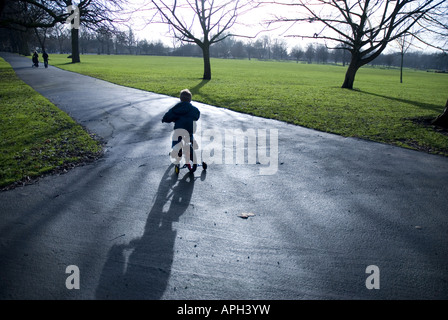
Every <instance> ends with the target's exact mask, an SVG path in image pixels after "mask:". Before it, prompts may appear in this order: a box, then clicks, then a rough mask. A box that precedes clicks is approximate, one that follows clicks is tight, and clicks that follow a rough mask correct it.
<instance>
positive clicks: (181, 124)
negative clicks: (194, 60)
mask: <svg viewBox="0 0 448 320" xmlns="http://www.w3.org/2000/svg"><path fill="white" fill-rule="evenodd" d="M191 98H192V94H191V92H190V90H188V89H184V90H182V91H181V92H180V102H179V103H177V104H176V105H175V106H174V107H172V108H171V109H170V110H168V112H167V113H165V115H164V116H163V118H162V122H165V123H169V122H174V130H176V129H183V130H186V131H187V132H188V134H189V135H190V143H191V146H193V141H194V140H193V133H194V125H193V122H194V121H197V120H199V116H200V114H201V113H200V111H199V109H198V108H196V107H195V106H193V105H192V104H191ZM176 139H177V140H173V142H172V145H171V147H172V148H174V146H175V145H177V144H178V143H180V142H181V141H182V137H176ZM192 149H193V148H191V151H192ZM178 155H179V157H181V156H182V149H180V150H179V153H178ZM190 156H192V152H191V153H190Z"/></svg>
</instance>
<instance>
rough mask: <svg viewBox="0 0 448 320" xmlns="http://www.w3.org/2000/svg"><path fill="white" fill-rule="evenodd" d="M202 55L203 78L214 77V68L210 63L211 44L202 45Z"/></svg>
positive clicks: (209, 78)
mask: <svg viewBox="0 0 448 320" xmlns="http://www.w3.org/2000/svg"><path fill="white" fill-rule="evenodd" d="M202 56H203V58H204V75H203V77H202V79H203V80H211V79H212V68H211V65H210V45H204V46H203V47H202Z"/></svg>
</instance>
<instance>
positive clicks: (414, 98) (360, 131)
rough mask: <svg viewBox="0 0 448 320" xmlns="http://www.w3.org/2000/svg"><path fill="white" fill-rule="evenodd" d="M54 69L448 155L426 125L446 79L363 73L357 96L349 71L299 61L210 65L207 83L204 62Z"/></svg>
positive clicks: (95, 61) (90, 60) (86, 58)
mask: <svg viewBox="0 0 448 320" xmlns="http://www.w3.org/2000/svg"><path fill="white" fill-rule="evenodd" d="M50 59H51V60H50V63H51V64H52V65H55V66H57V67H60V68H62V69H66V70H70V71H74V72H79V73H82V74H86V75H90V76H93V77H96V78H101V79H104V80H107V81H110V82H113V83H117V84H121V85H125V86H129V87H134V88H139V89H143V90H147V91H151V92H157V93H162V94H166V95H170V96H176V97H177V96H178V94H179V91H180V90H181V89H183V88H189V89H190V90H191V91H192V93H193V99H194V100H196V101H200V102H204V103H207V104H211V105H215V106H218V107H223V108H228V109H232V110H236V111H240V112H244V113H248V114H253V115H257V116H262V117H266V118H273V119H278V120H281V121H286V122H289V123H293V124H297V125H301V126H305V127H309V128H314V129H317V130H320V131H326V132H332V133H336V134H339V135H343V136H347V137H359V138H362V139H369V140H373V141H378V142H383V143H389V144H394V145H398V146H402V147H407V148H412V149H418V150H424V151H427V152H431V153H436V154H442V155H445V156H448V136H447V135H446V132H445V133H444V132H441V131H440V130H435V129H434V128H433V127H431V126H428V125H424V123H428V120H429V119H433V118H435V117H436V116H437V115H439V114H440V113H441V112H442V111H443V108H444V106H445V103H446V100H447V98H448V96H447V93H448V74H438V73H432V72H423V71H413V70H405V72H404V78H403V83H400V81H399V70H397V69H380V68H372V67H363V68H361V69H360V70H359V72H358V74H357V76H356V80H355V85H354V87H355V90H347V89H341V88H340V87H341V85H342V82H343V79H344V74H345V71H346V67H342V66H336V65H316V64H311V65H308V64H300V63H299V64H297V63H295V62H277V61H257V60H230V59H228V60H226V59H212V80H210V81H203V80H202V79H201V77H202V73H203V64H202V59H201V58H188V57H156V56H102V55H101V56H100V55H83V56H81V63H80V64H71V63H69V62H70V60H69V59H67V56H66V55H51V56H50Z"/></svg>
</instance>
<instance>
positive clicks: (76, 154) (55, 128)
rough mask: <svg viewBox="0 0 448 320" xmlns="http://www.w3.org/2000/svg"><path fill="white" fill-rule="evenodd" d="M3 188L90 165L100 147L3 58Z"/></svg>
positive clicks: (0, 76) (0, 155)
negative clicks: (86, 164) (49, 173)
mask: <svg viewBox="0 0 448 320" xmlns="http://www.w3.org/2000/svg"><path fill="white" fill-rule="evenodd" d="M0 84H1V85H0V187H1V188H4V187H7V188H8V187H11V186H14V185H15V184H17V183H19V184H20V183H27V182H28V181H30V180H32V178H34V177H37V176H40V175H42V174H44V173H47V172H52V171H63V170H64V169H66V168H69V167H72V166H75V165H78V164H79V163H82V162H86V161H90V160H91V159H93V158H95V157H97V156H98V155H100V154H101V152H102V146H101V144H100V143H99V142H98V141H97V140H96V139H93V138H92V137H91V136H90V135H89V134H88V133H87V132H86V131H84V129H83V128H82V127H81V126H80V125H78V124H77V123H75V121H74V120H73V119H71V118H70V117H69V116H68V115H67V114H66V113H64V112H62V111H61V110H60V109H58V108H57V107H56V106H54V105H53V104H52V103H51V102H50V101H48V100H47V99H46V98H44V97H42V96H41V95H40V94H39V93H37V92H36V91H34V90H33V89H32V88H31V87H29V86H28V85H26V84H25V83H24V82H23V81H22V80H20V79H19V78H18V77H17V76H16V74H15V73H14V71H13V69H12V68H11V66H10V65H9V64H8V63H6V62H5V61H4V60H3V59H1V58H0Z"/></svg>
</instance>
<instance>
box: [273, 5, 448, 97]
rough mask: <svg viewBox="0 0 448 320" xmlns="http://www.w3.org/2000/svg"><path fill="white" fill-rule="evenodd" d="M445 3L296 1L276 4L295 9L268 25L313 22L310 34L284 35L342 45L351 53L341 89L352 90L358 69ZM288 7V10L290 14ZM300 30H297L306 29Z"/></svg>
mask: <svg viewBox="0 0 448 320" xmlns="http://www.w3.org/2000/svg"><path fill="white" fill-rule="evenodd" d="M445 1H446V0H298V1H294V2H289V3H287V2H277V1H273V2H271V3H274V4H276V5H282V6H289V7H292V8H296V9H297V10H296V11H294V12H295V13H294V14H295V16H293V17H288V16H276V17H275V18H274V19H272V20H271V21H270V23H277V22H283V23H284V22H287V23H292V24H296V23H301V22H307V23H313V24H317V29H313V30H312V31H311V33H307V32H306V31H305V32H304V33H302V31H299V32H298V33H295V34H291V35H288V36H293V37H303V38H313V39H323V40H325V41H327V42H330V43H331V42H334V43H339V44H343V45H344V47H346V48H348V49H347V50H348V51H349V52H350V53H351V60H350V64H349V66H348V69H347V72H346V74H345V79H344V82H343V84H342V88H348V89H353V83H354V81H355V76H356V73H357V71H358V69H359V68H360V67H362V66H363V65H365V64H367V63H369V62H371V61H373V60H374V59H375V58H376V57H378V56H379V55H380V54H381V53H382V52H383V51H384V49H385V48H386V47H387V45H388V44H389V43H390V42H391V41H394V40H396V39H398V38H400V37H402V36H403V35H404V34H407V33H409V32H411V30H412V28H413V27H415V26H417V25H418V23H421V25H427V23H425V22H427V21H424V20H425V19H434V18H433V14H434V13H435V12H436V10H437V9H438V8H440V7H442V6H443V5H444V2H445ZM292 8H291V11H292ZM433 22H434V21H433ZM307 29H309V28H303V29H301V30H307Z"/></svg>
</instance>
